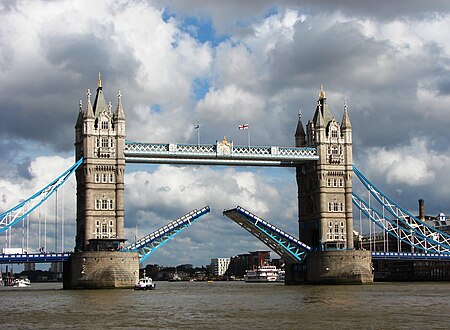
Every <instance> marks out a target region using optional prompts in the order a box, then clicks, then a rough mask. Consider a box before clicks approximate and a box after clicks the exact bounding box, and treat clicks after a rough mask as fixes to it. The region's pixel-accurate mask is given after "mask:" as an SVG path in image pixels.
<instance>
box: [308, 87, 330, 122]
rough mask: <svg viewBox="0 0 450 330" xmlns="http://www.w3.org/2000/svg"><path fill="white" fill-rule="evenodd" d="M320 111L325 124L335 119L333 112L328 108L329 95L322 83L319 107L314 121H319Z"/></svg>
mask: <svg viewBox="0 0 450 330" xmlns="http://www.w3.org/2000/svg"><path fill="white" fill-rule="evenodd" d="M318 111H320V113H321V114H322V117H323V121H324V126H327V125H328V123H329V122H330V121H331V120H332V119H333V115H332V114H331V111H330V109H329V108H328V104H327V97H326V94H325V91H324V90H323V85H322V84H320V92H319V99H318V100H317V107H316V112H315V114H314V120H313V122H314V123H316V122H317V119H318V118H317V116H318Z"/></svg>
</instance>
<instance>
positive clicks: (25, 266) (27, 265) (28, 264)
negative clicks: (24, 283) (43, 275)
mask: <svg viewBox="0 0 450 330" xmlns="http://www.w3.org/2000/svg"><path fill="white" fill-rule="evenodd" d="M23 270H24V271H25V272H27V271H34V270H36V264H35V263H34V262H26V263H24V264H23Z"/></svg>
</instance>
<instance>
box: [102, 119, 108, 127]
mask: <svg viewBox="0 0 450 330" xmlns="http://www.w3.org/2000/svg"><path fill="white" fill-rule="evenodd" d="M108 128H109V125H108V122H107V121H104V120H103V121H102V129H108Z"/></svg>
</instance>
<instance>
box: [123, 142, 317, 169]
mask: <svg viewBox="0 0 450 330" xmlns="http://www.w3.org/2000/svg"><path fill="white" fill-rule="evenodd" d="M124 154H125V161H126V162H127V163H152V164H191V165H192V164H196V165H231V166H233V165H234V166H280V167H292V166H298V165H299V164H302V163H304V162H305V161H316V160H318V159H319V157H318V156H317V151H316V149H315V148H296V147H276V146H271V147H270V146H269V147H267V146H234V145H233V143H232V142H228V141H226V140H224V141H218V142H217V143H216V144H160V143H140V142H130V141H126V143H125V150H124Z"/></svg>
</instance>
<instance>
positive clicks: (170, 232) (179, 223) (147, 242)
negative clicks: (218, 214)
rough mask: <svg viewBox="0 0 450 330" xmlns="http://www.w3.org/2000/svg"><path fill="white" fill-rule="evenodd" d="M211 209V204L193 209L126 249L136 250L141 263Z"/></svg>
mask: <svg viewBox="0 0 450 330" xmlns="http://www.w3.org/2000/svg"><path fill="white" fill-rule="evenodd" d="M209 211H210V208H209V206H205V207H203V208H202V209H200V210H197V209H195V210H192V211H191V212H189V213H187V214H185V215H183V216H181V217H179V218H178V219H176V220H174V221H172V222H170V223H169V224H167V225H165V226H163V227H161V228H159V229H158V230H156V231H154V232H153V233H151V234H149V235H147V236H144V237H142V238H141V239H139V240H137V241H136V242H135V243H133V244H131V245H129V246H127V247H126V248H125V249H124V250H125V251H136V252H138V253H139V263H142V262H144V260H145V259H147V258H148V257H149V256H150V255H151V254H153V253H154V252H155V251H156V250H157V249H158V248H160V247H161V246H163V245H164V244H166V243H167V242H168V241H169V240H171V239H172V238H174V237H175V236H176V235H178V234H179V233H180V232H181V231H182V230H184V229H186V228H187V227H189V226H190V225H192V224H193V223H194V222H195V221H197V220H198V219H200V218H201V217H202V216H203V215H205V214H206V213H208V212H209Z"/></svg>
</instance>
